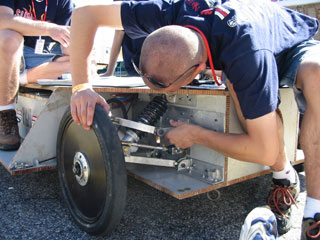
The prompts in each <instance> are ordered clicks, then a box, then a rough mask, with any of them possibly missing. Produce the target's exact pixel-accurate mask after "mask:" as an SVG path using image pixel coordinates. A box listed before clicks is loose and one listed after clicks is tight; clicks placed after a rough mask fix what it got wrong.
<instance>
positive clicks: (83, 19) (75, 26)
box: [70, 2, 122, 129]
mask: <svg viewBox="0 0 320 240" xmlns="http://www.w3.org/2000/svg"><path fill="white" fill-rule="evenodd" d="M99 26H108V27H112V28H116V29H122V22H121V2H118V3H113V4H111V5H98V6H86V7H82V8H77V9H75V10H74V12H73V14H72V20H71V38H70V54H71V72H72V86H73V92H74V93H73V94H72V97H71V103H70V106H71V114H72V118H73V120H74V121H75V122H76V123H77V124H79V125H82V126H83V127H84V128H85V129H90V126H91V124H92V120H93V115H94V109H95V105H96V103H98V104H100V105H102V106H103V107H104V109H105V110H106V111H109V106H108V104H107V103H106V101H105V99H104V98H102V97H101V96H100V95H99V94H98V93H96V92H95V91H93V90H92V88H91V86H90V75H91V74H90V64H91V60H90V53H91V50H92V47H93V43H94V37H95V33H96V31H97V28H98V27H99Z"/></svg>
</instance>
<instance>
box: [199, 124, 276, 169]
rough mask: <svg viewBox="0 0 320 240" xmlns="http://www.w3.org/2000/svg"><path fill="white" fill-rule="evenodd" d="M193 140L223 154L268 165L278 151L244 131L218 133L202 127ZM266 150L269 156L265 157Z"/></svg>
mask: <svg viewBox="0 0 320 240" xmlns="http://www.w3.org/2000/svg"><path fill="white" fill-rule="evenodd" d="M194 141H195V143H197V144H201V145H204V146H206V147H209V148H211V149H214V150H215V151H217V152H219V153H222V154H223V155H225V156H228V157H232V158H234V159H238V160H242V161H247V162H255V163H260V164H264V165H269V166H271V165H272V163H271V162H270V161H275V160H276V155H277V152H278V151H279V150H278V149H271V148H272V146H270V149H268V146H265V145H264V144H262V143H261V142H260V141H257V140H256V139H254V138H252V137H250V136H249V135H248V134H245V133H243V134H230V133H220V132H215V131H211V130H207V129H203V128H200V129H198V130H197V133H196V138H195V140H194ZM270 151H271V152H270ZM272 151H273V152H272ZM267 152H268V155H269V154H270V155H271V157H266V155H267ZM273 153H275V154H273ZM270 155H269V156H270ZM273 155H274V156H273Z"/></svg>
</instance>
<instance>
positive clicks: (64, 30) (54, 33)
mask: <svg viewBox="0 0 320 240" xmlns="http://www.w3.org/2000/svg"><path fill="white" fill-rule="evenodd" d="M3 29H10V30H14V31H16V32H19V33H20V34H21V35H23V36H50V37H51V38H52V39H54V40H56V41H58V42H59V43H61V45H62V46H64V47H68V45H69V34H70V31H69V30H70V28H69V27H68V26H60V25H57V24H54V23H49V22H44V21H35V20H31V19H26V18H23V17H19V16H15V15H14V13H13V10H12V9H11V8H9V7H5V6H0V30H3Z"/></svg>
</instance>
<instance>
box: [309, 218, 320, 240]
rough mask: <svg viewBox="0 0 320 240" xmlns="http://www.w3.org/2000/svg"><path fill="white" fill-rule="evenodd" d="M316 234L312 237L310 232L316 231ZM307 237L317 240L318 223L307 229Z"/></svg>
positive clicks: (319, 224)
mask: <svg viewBox="0 0 320 240" xmlns="http://www.w3.org/2000/svg"><path fill="white" fill-rule="evenodd" d="M317 229H318V233H317V234H315V235H312V233H311V231H312V230H317ZM307 236H308V237H309V238H311V239H318V238H319V237H320V221H317V222H314V223H312V224H311V225H310V226H309V227H308V228H307Z"/></svg>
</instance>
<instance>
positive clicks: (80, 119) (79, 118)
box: [70, 88, 109, 130]
mask: <svg viewBox="0 0 320 240" xmlns="http://www.w3.org/2000/svg"><path fill="white" fill-rule="evenodd" d="M96 104H100V105H101V106H102V107H103V108H104V109H105V111H106V112H107V113H108V112H109V105H108V104H107V102H106V100H105V99H104V98H103V97H101V96H100V95H99V94H98V93H96V92H95V91H93V90H92V89H91V88H88V89H84V90H79V91H77V92H75V93H74V94H72V96H71V102H70V106H71V115H72V118H73V121H74V122H75V123H76V124H78V125H81V126H82V127H83V128H84V129H86V130H90V127H91V125H92V121H93V116H94V110H95V106H96Z"/></svg>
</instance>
